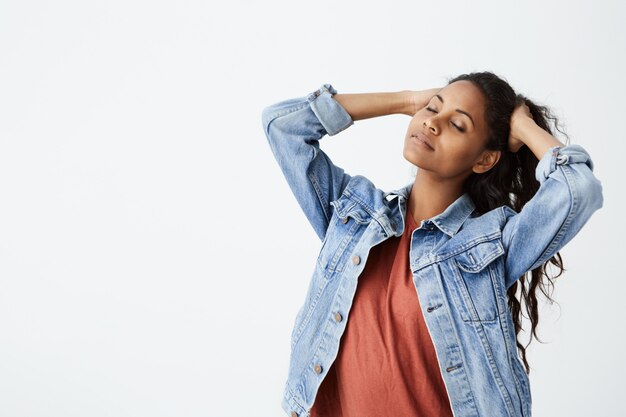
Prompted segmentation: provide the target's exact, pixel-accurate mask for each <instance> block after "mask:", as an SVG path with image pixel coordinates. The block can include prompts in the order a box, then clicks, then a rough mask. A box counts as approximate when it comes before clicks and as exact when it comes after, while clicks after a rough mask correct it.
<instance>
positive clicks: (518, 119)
mask: <svg viewBox="0 0 626 417" xmlns="http://www.w3.org/2000/svg"><path fill="white" fill-rule="evenodd" d="M529 121H531V122H533V123H534V120H533V116H532V114H530V109H529V108H528V106H527V105H526V103H525V102H523V101H522V102H521V103H520V104H518V105H517V107H516V108H515V110H514V111H513V114H512V115H511V123H510V124H511V132H510V134H509V150H510V151H511V152H517V151H519V149H520V148H521V147H522V146H524V145H525V143H524V140H523V138H522V135H521V134H520V126H521V125H522V124H524V123H528V122H529Z"/></svg>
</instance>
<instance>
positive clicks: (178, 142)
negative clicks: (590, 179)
mask: <svg viewBox="0 0 626 417" xmlns="http://www.w3.org/2000/svg"><path fill="white" fill-rule="evenodd" d="M213 4H214V3H212V2H208V1H176V2H174V1H169V2H164V1H138V0H125V1H89V2H84V1H54V2H53V1H19V2H18V1H15V0H14V1H3V2H2V3H0V198H1V200H0V416H3V417H17V416H33V417H34V416H63V417H70V416H81V417H84V416H90V417H99V416H115V417H120V416H151V417H157V416H216V417H227V416H250V415H255V416H281V415H283V412H282V410H281V408H280V401H281V399H282V390H283V383H284V381H285V379H286V376H287V366H288V355H289V336H290V332H291V329H292V325H293V321H294V319H295V315H296V312H297V310H298V308H299V307H300V305H301V304H302V302H303V301H304V296H305V293H306V288H307V285H308V279H309V276H310V273H311V272H312V271H313V265H314V260H315V259H316V257H317V251H318V249H319V245H320V242H319V240H318V238H317V236H316V235H315V234H314V232H313V229H312V228H311V227H310V225H309V224H308V222H307V220H306V218H305V217H304V215H303V214H302V213H301V211H300V208H299V206H298V205H297V202H296V200H295V198H294V197H293V195H292V194H291V192H290V189H289V188H288V185H287V183H286V181H285V179H284V178H283V177H282V174H281V172H280V169H279V168H278V165H277V164H276V162H275V160H274V159H273V156H272V154H271V151H270V148H269V145H268V144H267V140H266V138H265V136H264V134H263V130H262V127H261V111H262V109H263V107H265V106H267V105H269V104H272V103H275V102H277V101H280V100H283V99H287V98H292V97H299V96H304V95H306V94H308V93H310V92H311V91H314V90H315V89H317V88H318V87H319V86H320V85H321V84H323V83H327V82H328V83H331V84H332V85H333V86H334V87H335V88H337V90H338V91H339V92H340V93H349V92H352V93H357V92H380V91H398V90H403V89H414V90H419V89H426V88H434V87H440V86H444V85H445V82H446V80H447V79H448V78H452V77H453V76H455V75H458V74H460V73H465V72H471V71H482V70H489V71H493V72H495V73H496V74H498V75H500V76H501V77H503V78H505V79H506V80H508V81H509V82H510V83H511V84H512V86H513V87H514V88H515V89H516V90H517V91H519V92H521V93H523V94H525V95H527V96H528V97H530V98H531V99H533V100H535V101H537V102H539V103H542V104H547V105H549V106H550V107H551V108H552V109H553V110H554V112H555V113H556V114H557V115H558V117H559V120H560V121H561V122H562V123H563V124H564V126H565V129H566V131H567V133H568V134H569V135H570V138H571V143H578V144H581V145H582V146H584V147H585V149H587V151H588V152H589V153H590V155H591V156H592V159H593V161H594V164H595V170H594V172H595V174H596V176H597V177H598V178H599V179H600V180H601V182H602V184H603V187H604V197H605V202H604V207H603V208H601V209H600V210H599V211H598V212H596V214H594V216H593V217H592V218H591V220H590V221H589V223H588V224H587V225H586V226H585V228H584V229H583V230H582V231H581V232H580V233H579V235H578V236H577V237H576V238H575V239H574V240H573V241H572V242H571V243H570V244H568V245H567V246H566V247H565V248H564V249H563V250H562V251H561V254H562V255H563V259H564V262H565V266H566V268H567V269H568V271H567V272H566V273H565V274H564V275H563V276H562V277H560V278H558V279H557V286H556V291H555V292H554V293H553V297H554V298H556V299H557V301H558V302H559V305H560V307H558V306H556V305H555V306H552V307H549V308H547V307H546V308H543V311H542V312H543V315H542V316H541V321H540V326H539V335H540V337H541V338H542V340H544V341H546V342H548V343H546V344H541V343H538V342H537V341H536V340H535V341H533V343H532V344H531V345H530V347H529V348H528V351H529V360H530V362H531V366H533V370H532V372H531V375H530V378H531V388H532V393H533V411H534V416H539V417H541V416H570V417H574V416H590V415H593V416H617V415H625V414H624V411H623V409H622V407H620V406H619V404H620V403H622V402H623V389H624V384H623V375H624V373H625V372H626V363H625V360H624V342H625V340H626V330H625V326H624V325H623V319H624V301H623V299H624V298H623V297H624V293H625V291H626V284H625V282H626V281H625V279H624V278H625V273H624V271H623V268H622V265H623V259H624V258H623V257H624V243H623V242H624V234H625V233H626V230H625V228H624V223H623V221H622V219H623V216H624V211H623V207H624V203H626V202H625V201H624V196H623V194H622V193H623V191H624V185H623V180H624V173H623V169H624V155H626V147H625V145H624V142H625V138H626V135H625V134H624V131H625V130H626V126H625V124H624V121H625V119H626V118H625V113H624V97H625V96H626V88H625V85H626V83H625V82H624V79H623V74H624V73H625V72H626V65H625V62H624V50H625V47H626V42H625V40H626V37H625V32H624V25H623V16H624V15H625V14H626V7H625V6H624V3H623V2H617V1H612V2H608V1H607V2H603V3H602V2H601V3H596V4H594V5H593V8H592V6H591V3H589V2H584V3H583V2H578V3H576V2H571V1H559V2H543V3H539V2H528V1H526V2H523V3H521V4H515V5H513V4H504V2H496V1H492V2H467V3H450V2H416V1H410V2H394V1H387V2H382V3H380V2H377V3H373V2H372V3H371V4H368V3H363V2H357V1H349V2H337V1H333V2H330V1H315V2H293V1H265V2H230V3H225V2H222V3H220V4H219V7H218V6H215V5H213ZM408 121H409V118H408V117H406V116H401V115H394V116H387V117H383V118H377V119H371V120H363V121H358V122H356V124H355V125H354V126H352V127H351V128H350V129H348V130H346V131H345V132H342V133H341V134H340V135H338V136H334V137H332V138H330V139H329V138H326V139H323V141H322V142H321V143H322V146H323V148H324V150H325V151H326V152H327V153H329V155H331V156H332V158H333V161H334V162H335V163H337V164H338V165H340V166H342V167H344V168H345V169H346V171H347V172H348V173H350V174H361V175H366V176H368V178H370V179H371V180H372V181H374V182H375V183H376V184H377V186H378V187H379V188H382V189H385V190H387V189H392V188H397V187H398V186H400V185H404V184H406V182H407V181H409V180H410V179H411V175H412V174H413V173H414V170H413V169H412V166H411V165H410V164H409V163H408V162H407V161H406V160H404V158H403V157H402V146H403V139H404V134H405V129H406V126H407V124H408ZM559 138H561V139H563V138H562V137H559Z"/></svg>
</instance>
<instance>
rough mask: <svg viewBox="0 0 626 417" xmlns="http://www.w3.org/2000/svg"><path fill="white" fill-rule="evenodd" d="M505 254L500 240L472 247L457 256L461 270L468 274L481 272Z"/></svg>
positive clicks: (456, 259)
mask: <svg viewBox="0 0 626 417" xmlns="http://www.w3.org/2000/svg"><path fill="white" fill-rule="evenodd" d="M503 254H504V247H503V246H502V242H501V241H500V239H493V240H488V241H485V242H481V243H478V244H477V245H474V246H472V247H471V248H469V249H467V250H466V251H464V252H461V253H459V254H458V255H457V256H455V261H456V263H457V265H458V266H459V268H461V269H462V270H464V271H466V272H471V273H474V272H479V271H482V270H483V269H484V268H485V266H487V265H488V264H489V263H491V262H492V261H493V260H494V259H496V258H497V257H499V256H501V255H503Z"/></svg>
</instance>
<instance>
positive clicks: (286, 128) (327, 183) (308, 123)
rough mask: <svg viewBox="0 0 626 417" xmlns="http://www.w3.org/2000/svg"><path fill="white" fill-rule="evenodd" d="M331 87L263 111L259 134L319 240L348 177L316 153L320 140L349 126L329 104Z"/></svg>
mask: <svg viewBox="0 0 626 417" xmlns="http://www.w3.org/2000/svg"><path fill="white" fill-rule="evenodd" d="M336 93H337V90H335V89H334V88H333V87H332V86H331V85H330V84H323V85H322V86H321V87H320V88H319V89H317V90H316V91H314V92H312V93H310V94H308V95H307V96H304V97H300V98H293V99H289V100H284V101H281V102H278V103H276V104H273V105H271V106H268V107H266V108H264V109H263V114H262V119H263V129H264V131H265V135H266V137H267V140H268V141H269V145H270V148H271V150H272V153H273V154H274V157H275V158H276V161H277V162H278V165H279V166H280V168H281V170H282V172H283V175H284V176H285V178H286V180H287V183H288V184H289V187H290V188H291V191H292V192H293V194H294V196H295V197H296V200H297V201H298V203H299V204H300V207H301V208H302V210H303V211H304V214H305V215H306V217H307V219H308V220H309V222H310V223H311V226H313V229H314V230H315V233H316V234H317V235H318V236H319V238H320V239H321V240H323V239H324V236H325V235H326V230H327V229H328V225H329V221H330V218H331V214H332V213H331V207H332V206H331V205H330V202H331V201H334V200H336V199H337V198H338V197H339V196H340V195H341V193H342V192H343V190H344V188H345V187H346V185H347V183H348V181H349V180H350V178H351V175H349V174H347V173H346V172H344V170H343V169H342V168H341V167H338V166H336V165H335V164H334V163H333V161H332V160H331V159H330V157H329V156H328V155H327V154H326V153H325V152H324V151H322V150H321V149H320V145H319V140H320V139H321V138H322V137H323V136H324V135H326V134H328V135H329V136H333V135H336V134H337V133H339V132H341V131H342V130H344V129H347V128H348V127H349V126H351V125H352V124H354V121H353V120H352V118H351V117H350V115H349V114H348V112H347V111H346V110H345V109H344V108H343V107H342V106H341V105H340V104H339V103H338V102H337V101H336V100H335V99H333V98H332V96H333V95H335V94H336Z"/></svg>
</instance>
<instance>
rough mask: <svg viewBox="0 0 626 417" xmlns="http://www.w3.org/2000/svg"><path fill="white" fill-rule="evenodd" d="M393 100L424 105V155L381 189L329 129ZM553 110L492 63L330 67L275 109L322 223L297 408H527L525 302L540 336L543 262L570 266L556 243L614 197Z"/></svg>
mask: <svg viewBox="0 0 626 417" xmlns="http://www.w3.org/2000/svg"><path fill="white" fill-rule="evenodd" d="M388 114H406V115H408V116H410V117H411V121H410V122H409V125H408V128H407V132H406V137H405V139H404V151H403V155H404V158H405V159H406V160H408V161H409V162H411V163H412V164H413V165H415V166H416V167H417V168H418V170H417V174H416V176H415V179H414V181H412V182H411V183H409V184H407V185H405V186H404V187H402V188H399V189H396V190H393V191H388V192H384V191H383V190H380V189H378V188H377V187H376V186H375V185H374V184H373V183H372V182H371V181H370V180H369V179H367V178H366V177H364V176H361V175H350V174H348V173H346V172H345V171H344V170H343V169H342V168H341V167H339V166H337V165H335V164H334V163H333V162H332V160H331V159H330V157H329V156H328V155H327V154H326V153H325V152H323V151H322V150H321V149H320V147H319V140H320V139H321V138H322V137H323V136H325V135H329V136H333V135H336V134H337V133H339V132H341V131H343V130H344V129H346V128H348V127H349V126H351V125H352V124H353V123H354V121H356V120H362V119H367V118H372V117H377V116H384V115H388ZM549 118H553V117H552V116H551V115H550V112H549V110H548V109H547V108H546V107H542V106H538V105H536V104H534V103H533V102H531V101H530V100H528V99H526V98H525V97H523V96H521V95H518V94H516V93H515V92H514V90H513V89H512V88H511V87H510V86H509V84H508V83H506V82H505V81H504V80H502V79H500V78H499V77H497V76H496V75H494V74H493V73H490V72H479V73H470V74H462V75H460V76H458V77H456V78H453V79H452V80H450V81H449V82H448V84H447V85H446V86H445V87H443V88H434V89H429V90H424V91H418V92H414V91H408V90H405V91H401V92H394V93H364V94H338V92H337V90H335V89H334V88H333V87H332V86H331V85H330V84H324V85H323V86H321V87H320V88H319V89H318V90H316V91H315V92H313V93H311V94H309V95H307V96H305V97H301V98H295V99H290V100H285V101H281V102H279V103H277V104H274V105H272V106H269V107H267V108H266V109H264V111H263V125H264V129H265V134H266V136H267V138H268V140H269V144H270V147H271V149H272V152H273V153H274V155H275V157H276V160H277V161H278V164H279V166H280V168H281V169H282V172H283V174H284V175H285V178H286V180H287V182H288V184H289V186H290V187H291V189H292V191H293V193H294V195H295V197H296V199H297V200H298V203H299V204H300V206H301V208H302V210H303V211H304V213H305V215H306V216H307V218H308V220H309V222H310V223H311V225H312V226H313V228H314V230H315V232H316V233H317V235H318V236H319V237H320V239H321V240H322V247H321V250H320V253H319V256H318V259H317V263H316V265H315V269H314V272H313V276H312V277H311V280H310V284H309V289H308V292H307V295H306V299H305V303H304V305H303V306H302V307H301V309H300V311H299V312H298V314H297V316H296V320H295V323H294V328H293V331H292V335H291V348H292V350H291V360H290V366H289V374H288V379H287V382H286V384H285V391H284V398H283V401H282V407H283V409H284V410H285V411H286V412H287V413H288V414H289V415H290V416H291V417H296V416H318V417H321V416H333V417H337V416H340V417H348V416H359V417H367V416H386V415H394V416H455V417H459V416H462V417H465V416H524V417H528V416H530V415H531V396H530V387H529V380H528V373H529V372H530V368H529V365H528V362H527V360H526V352H525V347H524V346H523V345H522V344H521V343H520V342H519V341H518V340H517V334H518V333H519V332H520V330H521V322H522V308H521V306H522V303H523V304H524V305H525V310H526V312H527V313H528V315H529V318H530V321H531V336H532V334H534V335H535V337H536V334H535V328H536V326H537V323H538V308H537V298H536V295H537V291H538V290H541V291H543V292H544V294H545V295H547V294H546V293H545V291H544V289H543V287H544V286H545V284H546V282H544V281H543V278H544V277H545V278H547V279H548V281H549V282H551V281H550V277H549V276H548V275H547V274H546V273H545V268H546V266H547V265H548V263H552V264H554V265H556V266H557V267H559V268H560V272H559V275H560V273H562V271H563V264H562V261H561V258H560V254H559V253H558V251H559V250H560V249H561V248H562V247H563V246H564V245H565V244H566V243H567V242H569V241H570V240H571V239H572V238H573V237H574V236H575V235H576V234H577V233H578V232H579V231H580V229H581V228H582V226H583V225H584V224H585V223H586V222H587V221H588V219H589V218H590V216H591V214H592V213H593V212H595V211H596V210H597V209H599V208H600V207H602V204H603V196H602V186H601V183H600V181H598V179H597V178H596V177H595V176H594V175H593V163H592V161H591V158H590V156H589V154H588V153H587V152H586V150H585V149H583V148H582V147H581V146H580V145H565V144H563V143H562V142H560V141H559V140H558V139H556V138H555V137H554V136H553V135H552V132H551V130H550V127H549V126H548V119H549ZM366 261H367V262H366ZM527 273H529V274H527ZM557 276H558V275H557ZM357 283H358V287H357ZM518 293H519V298H517V297H518ZM548 298H549V296H548ZM348 317H349V320H348ZM531 340H532V339H531ZM518 351H519V353H520V354H521V359H520V356H518ZM522 361H523V366H524V368H522Z"/></svg>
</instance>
